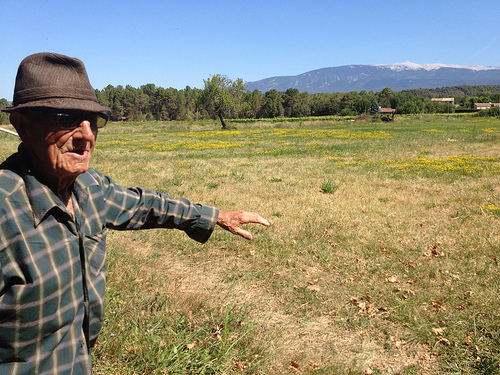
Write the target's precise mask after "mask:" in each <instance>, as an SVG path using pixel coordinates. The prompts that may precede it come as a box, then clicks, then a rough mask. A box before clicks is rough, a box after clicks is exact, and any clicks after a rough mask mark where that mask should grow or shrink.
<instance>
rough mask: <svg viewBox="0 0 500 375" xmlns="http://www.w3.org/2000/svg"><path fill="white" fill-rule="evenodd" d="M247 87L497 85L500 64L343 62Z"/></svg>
mask: <svg viewBox="0 0 500 375" xmlns="http://www.w3.org/2000/svg"><path fill="white" fill-rule="evenodd" d="M246 84H247V87H248V89H249V90H250V91H253V90H255V89H257V90H259V91H261V92H267V91H269V90H272V89H275V90H277V91H286V90H287V89H289V88H295V89H298V90H299V91H301V92H304V91H307V92H308V93H309V94H314V93H334V92H350V91H358V92H359V91H362V90H365V91H374V92H378V91H381V90H382V89H384V88H386V87H388V88H390V89H391V90H393V91H402V90H408V89H416V88H427V89H430V88H437V87H449V86H462V85H500V67H483V66H459V65H445V64H422V65H419V64H414V63H411V62H405V63H398V64H390V65H345V66H338V67H330V68H322V69H316V70H312V71H310V72H306V73H303V74H299V75H296V76H278V77H271V78H265V79H262V80H259V81H254V82H247V83H246Z"/></svg>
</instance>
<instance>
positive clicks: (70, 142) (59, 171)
mask: <svg viewBox="0 0 500 375" xmlns="http://www.w3.org/2000/svg"><path fill="white" fill-rule="evenodd" d="M55 113H58V111H54V112H51V113H49V114H47V113H43V115H42V114H41V113H37V112H36V111H33V112H29V113H28V114H27V115H26V114H23V116H25V119H24V120H25V121H24V124H25V127H24V137H23V136H21V138H22V139H23V142H24V143H25V144H26V145H27V146H28V149H29V152H30V155H31V159H32V162H33V164H34V165H35V167H36V168H37V170H38V171H39V172H40V173H41V174H42V175H43V176H44V178H46V179H47V180H48V181H47V182H48V183H49V184H51V185H55V186H52V187H54V188H57V189H61V188H67V187H68V186H69V185H71V184H72V183H73V182H74V181H75V179H76V178H77V177H78V175H79V174H81V173H84V172H86V171H87V169H88V168H89V165H90V160H91V158H92V152H93V151H94V147H95V143H96V139H97V126H96V124H95V122H94V121H92V120H90V118H91V117H89V116H85V113H75V112H72V113H69V115H71V116H73V115H76V117H74V118H75V119H76V120H77V122H76V123H75V125H74V126H76V127H75V128H74V129H61V128H60V127H59V126H58V125H57V122H58V121H56V118H55V117H54V116H53V115H54V114H55ZM65 114H68V112H67V111H65ZM78 115H82V117H81V119H79V116H78ZM87 118H88V119H87ZM91 121H92V123H91ZM20 135H21V133H20Z"/></svg>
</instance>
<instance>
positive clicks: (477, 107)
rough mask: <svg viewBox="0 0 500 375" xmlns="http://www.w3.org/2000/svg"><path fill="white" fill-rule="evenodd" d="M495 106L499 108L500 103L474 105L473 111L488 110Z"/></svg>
mask: <svg viewBox="0 0 500 375" xmlns="http://www.w3.org/2000/svg"><path fill="white" fill-rule="evenodd" d="M495 106H496V107H498V106H500V103H475V104H474V109H490V108H491V107H495Z"/></svg>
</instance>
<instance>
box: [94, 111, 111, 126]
mask: <svg viewBox="0 0 500 375" xmlns="http://www.w3.org/2000/svg"><path fill="white" fill-rule="evenodd" d="M108 118H109V116H108V115H107V114H105V113H100V114H98V115H97V120H96V123H97V127H98V128H104V126H106V124H107V122H108Z"/></svg>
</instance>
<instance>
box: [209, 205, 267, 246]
mask: <svg viewBox="0 0 500 375" xmlns="http://www.w3.org/2000/svg"><path fill="white" fill-rule="evenodd" d="M251 223H255V224H261V225H264V226H266V227H267V226H269V222H268V221H267V220H266V219H264V218H263V217H261V216H260V215H258V214H256V213H254V212H247V211H241V210H240V211H219V217H218V219H217V224H218V225H219V226H220V227H222V228H224V229H225V230H227V231H229V232H231V233H233V234H237V235H238V236H241V237H243V238H245V239H247V240H251V239H252V235H251V234H250V233H249V232H247V231H246V230H244V229H242V228H241V227H240V226H241V225H244V224H251Z"/></svg>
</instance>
